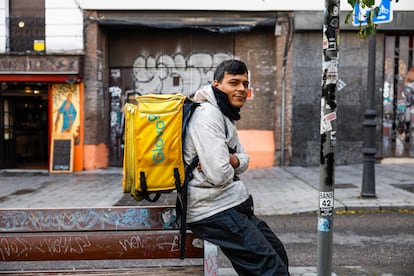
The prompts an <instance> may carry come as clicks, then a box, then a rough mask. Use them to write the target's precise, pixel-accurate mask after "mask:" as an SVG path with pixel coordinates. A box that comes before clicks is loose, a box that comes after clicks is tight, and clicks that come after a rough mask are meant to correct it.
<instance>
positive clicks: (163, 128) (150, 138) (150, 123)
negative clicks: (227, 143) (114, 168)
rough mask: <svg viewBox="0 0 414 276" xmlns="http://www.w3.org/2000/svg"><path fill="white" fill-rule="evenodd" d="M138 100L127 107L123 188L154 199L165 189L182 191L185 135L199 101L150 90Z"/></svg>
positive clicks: (143, 197) (184, 176)
mask: <svg viewBox="0 0 414 276" xmlns="http://www.w3.org/2000/svg"><path fill="white" fill-rule="evenodd" d="M136 100H137V104H131V103H127V104H125V107H124V112H125V147H124V180H123V181H124V182H123V189H124V192H127V193H131V195H132V196H133V197H134V198H135V199H136V200H142V199H146V200H148V201H152V202H154V201H157V200H158V198H159V197H160V195H161V193H162V192H171V191H173V190H177V191H178V192H179V191H180V190H181V188H182V187H183V186H184V182H185V180H186V166H185V163H184V158H183V139H184V134H185V129H186V126H187V123H188V121H189V119H190V117H191V115H192V113H193V111H194V109H195V107H196V106H197V105H198V104H197V103H195V102H193V101H191V100H190V99H189V98H187V97H186V96H184V95H182V94H147V95H143V96H137V97H136ZM151 196H153V197H151Z"/></svg>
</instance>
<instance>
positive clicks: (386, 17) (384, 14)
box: [352, 0, 392, 26]
mask: <svg viewBox="0 0 414 276" xmlns="http://www.w3.org/2000/svg"><path fill="white" fill-rule="evenodd" d="M374 7H378V8H379V10H378V14H377V16H374V18H373V19H372V22H373V23H375V24H381V23H389V22H391V21H392V9H391V0H375V4H374ZM369 13H370V8H369V7H364V8H363V7H362V6H361V5H355V7H354V14H353V20H352V25H354V26H359V25H367V24H368V16H369Z"/></svg>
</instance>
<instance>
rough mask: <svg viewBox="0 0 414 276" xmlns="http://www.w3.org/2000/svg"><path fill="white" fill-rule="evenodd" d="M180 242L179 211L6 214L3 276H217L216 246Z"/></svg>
mask: <svg viewBox="0 0 414 276" xmlns="http://www.w3.org/2000/svg"><path fill="white" fill-rule="evenodd" d="M179 241H180V234H179V230H178V229H177V226H176V224H175V208H174V207H173V206H163V207H152V206H151V207H145V206H134V207H111V208H65V209H46V208H43V209H0V274H2V273H7V274H12V275H17V274H18V275H41V274H42V273H44V274H47V275H51V273H56V274H59V275H64V274H65V273H70V274H76V273H82V274H84V275H85V274H86V275H87V274H88V273H90V274H96V273H97V272H98V271H101V272H102V273H103V275H116V274H120V273H122V274H126V275H128V272H129V273H132V272H133V275H168V276H171V275H183V274H187V275H217V248H216V246H215V245H212V244H211V243H208V242H205V241H203V240H201V239H199V238H197V237H196V236H195V235H194V234H193V233H191V231H187V239H186V251H185V259H184V260H180V259H179V253H180V248H179ZM31 273H32V274H31ZM100 275H102V274H100Z"/></svg>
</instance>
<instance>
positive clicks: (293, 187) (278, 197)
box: [0, 163, 414, 215]
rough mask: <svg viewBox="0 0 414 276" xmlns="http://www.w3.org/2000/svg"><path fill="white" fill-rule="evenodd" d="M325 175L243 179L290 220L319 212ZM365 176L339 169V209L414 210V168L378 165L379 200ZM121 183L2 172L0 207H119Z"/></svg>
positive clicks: (109, 175) (264, 211) (82, 175)
mask: <svg viewBox="0 0 414 276" xmlns="http://www.w3.org/2000/svg"><path fill="white" fill-rule="evenodd" d="M319 173H320V169H319V167H272V168H265V169H254V170H248V171H247V172H245V173H244V174H242V175H241V176H240V177H241V179H242V180H243V181H244V182H245V183H246V185H247V187H248V189H249V192H250V193H251V194H252V195H253V197H254V201H255V212H256V214H257V215H286V214H295V213H302V212H310V211H317V210H318V190H319V188H318V187H319ZM362 174H363V165H347V166H337V167H336V168H335V209H339V210H341V209H342V210H352V209H360V208H370V209H384V208H397V209H401V208H402V209H403V208H407V209H413V208H414V163H403V164H394V163H393V164H376V165H375V177H376V180H375V183H376V185H375V192H376V197H375V198H362V197H361V196H360V193H361V182H362ZM121 179H122V169H121V168H108V169H104V170H96V171H84V172H78V173H73V174H49V173H48V172H47V171H35V170H24V171H23V170H0V208H36V207H108V206H114V205H119V204H120V203H122V199H124V200H125V196H126V198H130V197H129V196H128V195H125V194H123V193H122V188H121ZM168 203H172V204H174V203H175V196H174V195H169V194H166V195H163V196H162V197H161V199H160V200H159V201H158V202H157V205H159V204H168ZM135 204H136V203H135ZM138 204H140V205H143V204H147V202H145V201H143V202H140V203H138ZM126 205H130V204H126Z"/></svg>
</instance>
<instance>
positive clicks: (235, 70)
mask: <svg viewBox="0 0 414 276" xmlns="http://www.w3.org/2000/svg"><path fill="white" fill-rule="evenodd" d="M226 72H227V74H230V75H242V74H244V73H248V71H247V66H246V64H245V63H244V62H242V61H240V60H236V59H231V60H225V61H223V62H222V63H220V64H219V65H218V66H217V68H216V71H215V72H214V80H217V81H218V82H221V81H222V80H223V77H224V73H226Z"/></svg>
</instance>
